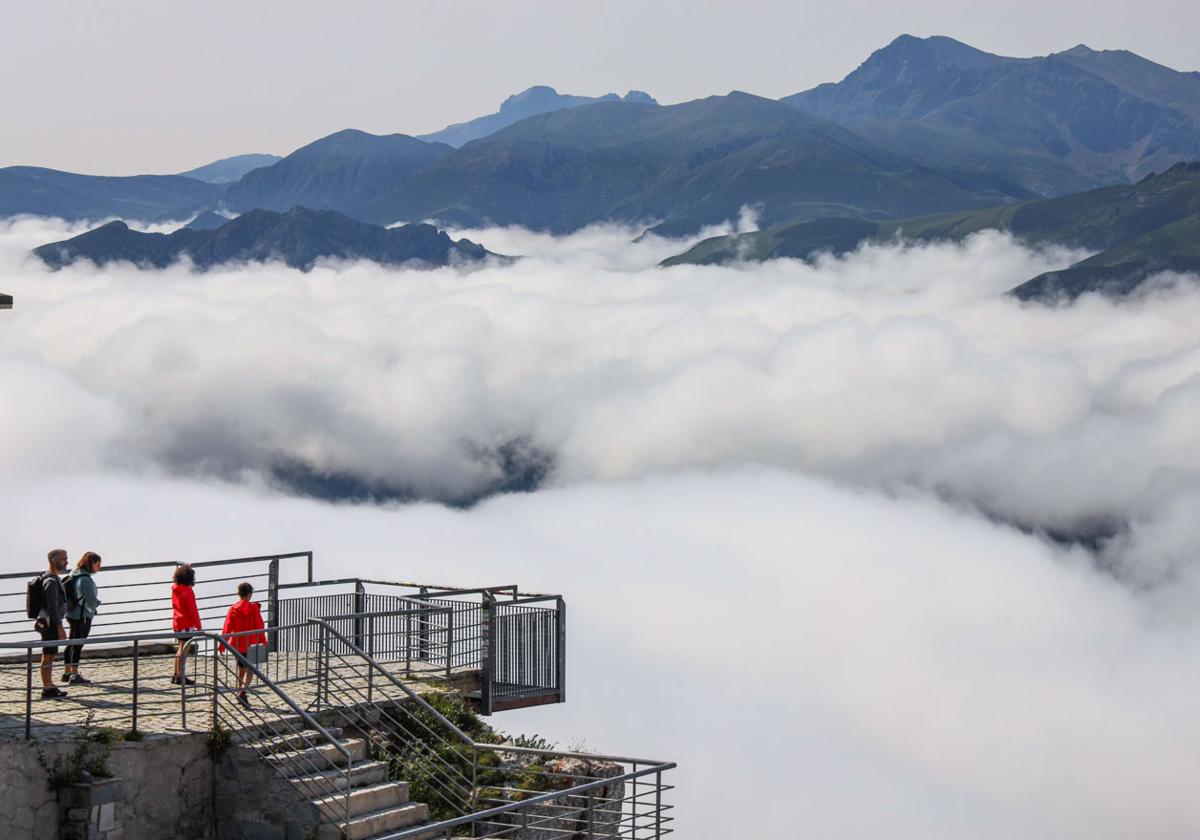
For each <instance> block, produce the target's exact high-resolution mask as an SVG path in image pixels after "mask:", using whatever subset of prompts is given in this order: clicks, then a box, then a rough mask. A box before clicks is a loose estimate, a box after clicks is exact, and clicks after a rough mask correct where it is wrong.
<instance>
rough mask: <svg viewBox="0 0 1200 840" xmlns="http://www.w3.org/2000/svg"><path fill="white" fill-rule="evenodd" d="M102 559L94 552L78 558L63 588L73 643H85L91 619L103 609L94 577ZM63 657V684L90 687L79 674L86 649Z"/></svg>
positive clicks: (70, 647)
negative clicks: (83, 641)
mask: <svg viewBox="0 0 1200 840" xmlns="http://www.w3.org/2000/svg"><path fill="white" fill-rule="evenodd" d="M100 563H101V558H100V555H99V554H97V553H96V552H94V551H89V552H86V553H85V554H84V555H83V556H82V557H80V558H79V562H78V563H76V564H75V568H74V569H73V570H72V571H71V576H70V577H68V578H67V582H66V583H65V584H64V585H63V589H64V590H65V591H66V593H67V624H68V625H70V628H71V639H73V640H76V639H78V640H81V641H82V640H83V639H86V638H87V637H88V635H90V634H91V632H92V619H93V618H95V617H96V610H97V609H98V608H99V606H100V597H99V592H98V591H97V589H96V581H95V580H94V579H93V577H92V576H93V575H95V574H96V572H98V571H100ZM66 648H67V650H66V653H65V654H63V661H64V663H65V667H64V668H63V675H62V681H63V682H65V683H67V684H69V685H91V684H92V681H91V680H89V679H88V678H87V677H85V676H84V675H83V674H81V673H79V657H80V656H81V655H82V654H83V645H82V644H78V645H67V646H66Z"/></svg>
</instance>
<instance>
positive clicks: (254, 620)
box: [221, 581, 267, 707]
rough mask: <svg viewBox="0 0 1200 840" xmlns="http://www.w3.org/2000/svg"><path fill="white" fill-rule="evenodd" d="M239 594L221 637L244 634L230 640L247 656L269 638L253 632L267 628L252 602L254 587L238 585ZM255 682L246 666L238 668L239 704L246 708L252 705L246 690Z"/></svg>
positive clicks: (258, 610) (223, 646) (243, 584)
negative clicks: (253, 646)
mask: <svg viewBox="0 0 1200 840" xmlns="http://www.w3.org/2000/svg"><path fill="white" fill-rule="evenodd" d="M237 593H238V602H237V603H236V604H234V605H233V606H232V607H230V608H229V612H228V613H226V615H225V626H224V627H222V628H221V635H222V636H225V637H229V636H230V635H232V634H234V633H241V634H243V635H239V636H233V638H231V639H229V646H230V647H231V648H235V649H236V650H237V651H238V652H239V653H240V654H242V656H245V655H246V653H247V651H249V650H250V648H251V646H252V645H266V643H267V637H266V634H264V633H262V632H258V633H255V632H252V631H254V630H258V631H261V630H263V629H264V627H265V625H264V624H263V620H262V607H261V606H260V605H259V604H256V603H254V602H253V601H251V600H250V596H251V595H253V594H254V587H253V586H251V585H250V584H249V583H247V582H245V581H243V582H242V583H239V584H238V588H237ZM221 650H222V651H224V650H225V645H221ZM253 680H254V674H253V672H251V670H250V669H249V668H247V667H246V666H245V665H241V664H239V665H238V667H237V682H238V702H239V703H241V704H242V705H243V706H246V707H249V705H250V700H249V698H248V697H247V696H246V689H247V688H249V687H250V683H251V682H252V681H253Z"/></svg>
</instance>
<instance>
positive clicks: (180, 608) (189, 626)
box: [171, 565, 200, 685]
mask: <svg viewBox="0 0 1200 840" xmlns="http://www.w3.org/2000/svg"><path fill="white" fill-rule="evenodd" d="M195 585H196V570H195V569H193V568H192V567H191V566H188V565H183V566H176V567H175V582H174V584H172V586H171V628H172V629H173V630H174V631H175V632H176V634H178V636H179V651H178V652H177V653H176V654H175V676H173V677H171V682H173V683H175V684H176V685H179V684H180V683H183V684H186V685H194V684H195V682H196V681H195V680H194V679H192V678H191V677H189V676H187V674H186V673H184V663H185V662H186V659H187V650H188V644H189V640H190V639H191V638H192V635H191V634H192V631H194V630H199V629H200V610H198V609H197V608H196V593H195V592H193V591H192V587H194V586H195Z"/></svg>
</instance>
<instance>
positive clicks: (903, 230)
mask: <svg viewBox="0 0 1200 840" xmlns="http://www.w3.org/2000/svg"><path fill="white" fill-rule="evenodd" d="M1198 215H1200V163H1180V164H1176V165H1175V166H1173V167H1172V168H1171V169H1170V170H1168V171H1167V172H1164V173H1162V174H1159V175H1150V176H1147V177H1146V178H1143V179H1142V180H1141V181H1139V182H1138V183H1136V184H1131V185H1128V186H1117V187H1104V188H1102V189H1098V190H1090V191H1088V192H1084V193H1079V194H1077V195H1069V196H1063V197H1061V198H1050V199H1042V200H1040V201H1025V202H1015V203H1012V204H1006V205H1001V206H998V207H989V208H985V209H983V210H973V211H962V212H955V213H941V214H936V215H930V216H920V217H916V218H910V219H891V220H883V221H866V220H862V219H853V218H840V219H837V218H831V219H817V220H803V221H798V222H792V223H788V224H784V225H778V226H775V227H771V228H767V229H765V230H761V231H756V232H754V233H745V234H738V235H733V236H719V237H714V238H712V239H706V240H705V241H703V242H700V243H698V244H697V245H695V246H693V247H692V248H690V249H689V250H688V251H686V252H684V253H682V254H679V255H677V256H675V257H671V258H670V259H668V260H665V261H664V262H663V265H664V266H672V265H713V264H720V263H727V262H734V261H761V260H769V259H777V258H794V259H808V258H810V257H812V256H814V255H815V254H817V253H821V252H831V253H835V254H840V253H845V252H847V251H851V250H853V249H855V248H857V247H858V246H859V245H861V244H862V243H864V242H867V241H881V242H882V241H888V240H894V239H903V240H906V241H914V242H920V241H932V240H950V241H955V240H960V239H963V238H965V237H967V236H969V235H970V234H972V233H977V232H979V231H981V230H1002V231H1007V232H1009V233H1012V234H1013V235H1015V236H1017V237H1020V238H1021V239H1022V240H1024V241H1026V242H1029V243H1032V244H1038V243H1051V242H1053V243H1059V244H1063V245H1070V246H1073V247H1079V248H1087V249H1090V250H1094V251H1099V252H1100V253H1098V254H1096V255H1095V256H1093V257H1091V258H1090V259H1087V260H1084V261H1082V262H1080V263H1077V264H1076V265H1074V266H1071V267H1070V268H1069V269H1067V270H1065V271H1060V272H1054V273H1053V274H1051V275H1043V276H1041V277H1038V278H1035V279H1034V280H1033V281H1031V282H1030V283H1027V284H1024V285H1022V286H1020V287H1019V289H1020V291H1019V292H1018V294H1019V296H1020V297H1022V298H1025V299H1046V298H1051V297H1062V296H1064V295H1065V296H1068V297H1072V296H1075V295H1078V294H1082V293H1084V292H1087V291H1101V292H1104V293H1111V294H1125V293H1127V292H1129V291H1132V290H1133V289H1135V288H1137V286H1138V285H1139V284H1140V283H1141V282H1142V281H1143V280H1145V279H1146V278H1147V277H1148V276H1150V275H1151V274H1153V273H1155V272H1158V271H1167V270H1170V271H1178V272H1191V271H1197V270H1200V265H1198V264H1197V262H1196V257H1197V254H1198V253H1200V236H1198V235H1197V234H1200V230H1197V227H1196V226H1197V218H1198Z"/></svg>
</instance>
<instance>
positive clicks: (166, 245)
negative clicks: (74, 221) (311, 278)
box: [34, 207, 490, 271]
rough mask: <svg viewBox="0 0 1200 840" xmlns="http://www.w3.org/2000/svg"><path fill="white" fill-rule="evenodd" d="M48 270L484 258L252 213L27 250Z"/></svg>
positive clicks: (429, 234)
mask: <svg viewBox="0 0 1200 840" xmlns="http://www.w3.org/2000/svg"><path fill="white" fill-rule="evenodd" d="M34 253H35V254H36V255H37V256H38V257H40V258H41V259H42V260H43V261H44V262H45V263H46V264H47V265H49V266H51V267H53V268H62V267H63V266H66V265H69V264H71V263H73V262H76V261H78V260H89V261H91V262H93V263H95V264H97V265H105V264H107V263H111V262H130V263H133V264H134V265H137V266H143V267H152V268H165V267H166V266H168V265H171V264H172V263H175V262H178V261H179V260H181V259H183V258H185V257H186V258H187V259H188V260H190V261H191V263H192V264H193V265H194V266H196V267H197V268H201V269H204V268H211V267H212V266H215V265H219V264H222V263H228V262H262V261H267V260H279V261H281V262H284V263H286V264H287V265H289V266H291V267H293V268H299V269H302V270H306V271H307V270H308V269H310V268H312V267H313V265H314V264H315V263H316V261H317V260H319V259H346V260H371V261H373V262H377V263H380V264H382V265H412V264H419V265H422V266H439V265H448V264H450V263H457V262H474V261H478V260H481V259H483V258H485V257H487V256H490V254H489V252H488V251H486V250H485V249H484V248H483V247H482V246H481V245H477V244H476V243H474V242H471V241H470V240H469V239H459V240H457V241H455V240H453V239H451V238H450V237H449V236H447V235H446V233H444V232H443V231H440V230H438V229H437V228H435V227H433V226H432V225H425V224H415V225H403V226H401V227H397V228H383V227H379V226H377V225H370V224H367V223H365V222H360V221H358V220H356V219H351V218H349V217H348V216H345V215H342V214H341V213H336V212H334V211H332V210H309V209H307V208H303V207H296V208H293V209H291V210H289V211H287V212H286V213H276V212H273V211H271V210H251V211H249V212H247V213H244V214H243V215H241V216H238V217H237V218H236V219H231V220H227V221H226V222H225V224H223V225H221V226H220V227H216V228H207V229H195V228H191V227H184V228H180V229H179V230H177V231H175V232H174V233H169V234H167V233H141V232H139V231H135V230H131V229H130V228H129V226H128V225H126V224H125V223H124V222H121V221H113V222H109V223H108V224H105V225H101V226H100V227H98V228H95V229H93V230H89V231H88V232H86V233H82V234H80V235H79V236H76V237H73V238H71V239H66V240H63V241H62V242H52V243H50V244H48V245H42V246H41V247H39V248H35V249H34Z"/></svg>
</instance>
